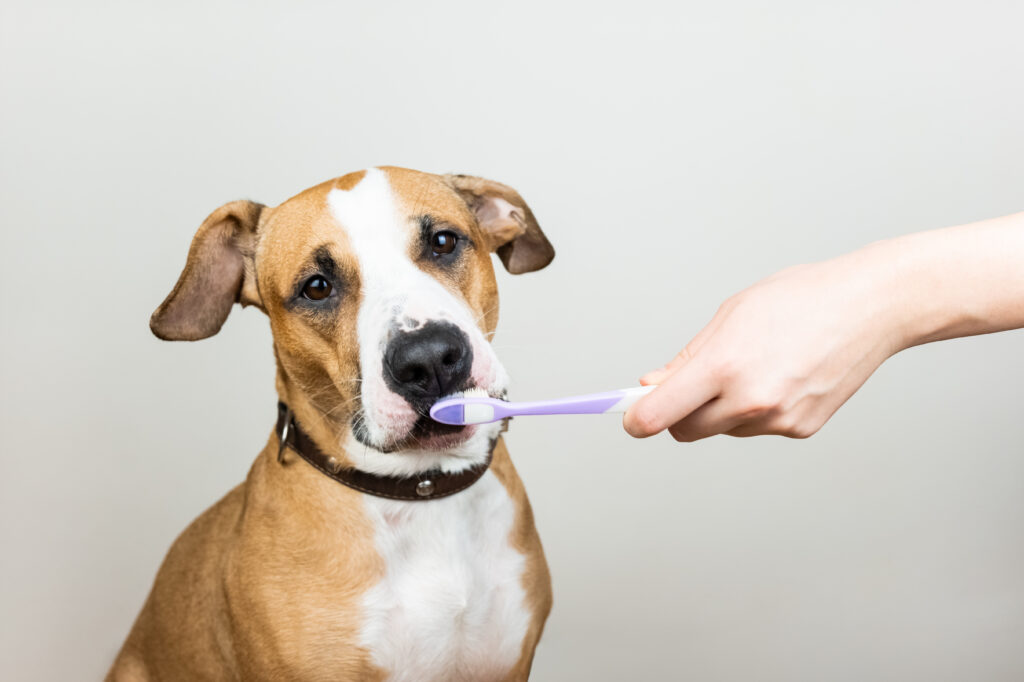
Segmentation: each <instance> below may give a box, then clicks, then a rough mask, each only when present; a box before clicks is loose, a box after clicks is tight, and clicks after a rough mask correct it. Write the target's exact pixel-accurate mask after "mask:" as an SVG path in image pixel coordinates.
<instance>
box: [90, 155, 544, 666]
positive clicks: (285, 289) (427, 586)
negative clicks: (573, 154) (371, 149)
mask: <svg viewBox="0 0 1024 682" xmlns="http://www.w3.org/2000/svg"><path fill="white" fill-rule="evenodd" d="M491 253H496V254H497V255H498V257H499V258H500V260H501V262H502V263H503V264H504V266H505V268H506V269H507V270H508V271H509V272H511V273H513V274H518V273H525V272H530V271H534V270H538V269H540V268H543V267H544V266H546V265H547V264H548V263H549V262H551V260H552V258H553V257H554V249H553V248H552V246H551V244H550V243H549V241H548V240H547V238H546V237H545V235H544V233H543V232H542V231H541V229H540V226H539V225H538V224H537V221H536V219H535V218H534V215H533V212H532V211H531V210H530V208H529V207H528V206H527V205H526V203H525V202H524V201H523V199H522V198H521V197H520V196H519V194H518V193H517V192H516V191H515V190H513V189H512V188H510V187H508V186H506V185H503V184H500V183H498V182H494V181H490V180H486V179H483V178H478V177H473V176H466V175H433V174H428V173H423V172H419V171H414V170H408V169H403V168H396V167H380V168H371V169H369V170H364V171H359V172H355V173H350V174H348V175H345V176H343V177H340V178H336V179H334V180H329V181H327V182H325V183H322V184H320V185H317V186H315V187H312V188H310V189H308V190H306V191H304V192H302V193H300V194H298V195H296V196H294V197H292V198H291V199H288V200H287V201H285V202H284V203H282V204H281V205H279V206H277V207H274V208H269V207H266V206H263V205H260V204H257V203H254V202H251V201H235V202H232V203H229V204H226V205H224V206H222V207H220V208H219V209H217V210H216V211H214V212H213V213H212V214H211V215H210V216H209V217H208V218H207V219H206V220H205V221H204V222H203V224H202V225H201V226H200V228H199V230H198V232H197V233H196V235H195V237H194V239H193V241H192V245H191V247H190V249H189V253H188V258H187V262H186V264H185V267H184V270H183V271H182V273H181V276H180V278H179V279H178V282H177V284H176V285H175V286H174V288H173V290H172V291H171V293H170V294H169V295H168V296H167V299H166V300H165V301H164V302H163V303H162V304H161V305H160V306H159V307H158V308H157V310H156V311H155V312H154V313H153V316H152V318H151V321H150V327H151V329H152V331H153V332H154V334H155V335H156V336H158V337H159V338H161V339H165V340H188V341H194V340H198V339H203V338H207V337H209V336H212V335H214V334H216V333H217V331H218V330H219V329H220V328H221V326H222V325H223V324H224V322H225V320H226V319H227V317H228V313H229V312H230V310H231V308H232V306H233V305H234V304H235V303H240V304H241V305H243V306H248V305H252V306H256V307H257V308H259V309H260V310H262V311H263V312H264V313H266V315H267V317H268V318H269V320H270V328H271V331H272V333H273V344H274V355H275V358H276V363H277V375H276V380H275V384H276V389H277V394H278V397H279V399H280V405H279V407H278V419H277V424H276V426H275V428H274V429H273V431H272V433H271V435H270V438H269V440H268V442H267V444H266V446H265V447H264V449H263V451H262V452H261V453H260V454H259V455H258V456H257V458H256V461H255V462H254V464H253V465H252V468H251V469H250V471H249V474H248V476H247V478H246V480H245V482H244V483H242V484H241V485H239V486H238V487H236V488H234V489H233V490H231V491H230V492H229V493H228V494H227V495H226V496H225V497H224V498H222V499H221V500H220V501H219V502H217V503H216V504H215V505H213V506H212V507H211V508H210V509H208V510H207V511H206V512H204V513H203V514H202V515H201V516H199V518H197V519H196V520H195V521H194V522H193V523H192V524H191V525H190V526H189V527H188V528H187V529H186V530H185V531H184V532H183V533H182V534H181V536H179V537H178V539H177V540H176V541H175V542H174V544H173V546H172V547H171V549H170V551H169V553H168V554H167V557H166V558H165V560H164V562H163V565H162V566H161V567H160V570H159V572H158V574H157V576H156V580H155V582H154V584H153V588H152V590H151V592H150V594H149V597H148V598H147V600H146V602H145V604H144V606H143V607H142V610H141V612H140V613H139V616H138V618H137V619H136V621H135V624H134V625H133V627H132V629H131V631H130V633H129V635H128V638H127V640H126V641H125V643H124V645H123V647H122V649H121V651H120V653H119V654H118V656H117V658H116V660H115V661H114V664H113V667H112V668H111V670H110V672H109V674H108V677H107V679H108V680H118V681H120V680H164V681H168V680H192V681H196V680H385V679H386V680H416V681H426V680H523V679H526V678H527V677H528V676H529V672H530V667H531V664H532V661H533V656H534V650H535V648H536V646H537V642H538V640H539V639H540V637H541V632H542V630H543V629H544V623H545V620H546V619H547V616H548V613H549V611H550V609H551V600H552V597H551V580H550V575H549V572H548V567H547V562H546V560H545V557H544V553H543V550H542V548H541V543H540V539H539V537H538V535H537V531H536V528H535V526H534V521H533V514H532V511H531V509H530V504H529V501H528V500H527V497H526V494H525V492H524V490H523V484H522V482H521V481H520V479H519V476H518V475H517V473H516V470H515V468H514V467H513V465H512V461H511V460H510V458H509V455H508V451H507V449H506V448H505V445H504V443H503V441H502V438H501V435H500V434H501V431H502V426H503V425H502V424H501V423H494V424H481V425H477V426H464V427H455V426H445V425H442V424H439V423H436V422H433V421H432V420H431V419H430V418H429V417H428V416H426V415H427V410H428V409H429V407H430V405H432V404H433V403H434V402H436V401H437V400H438V399H439V398H441V397H442V396H447V395H460V394H464V393H465V392H467V391H468V392H474V391H475V392H478V393H482V392H486V393H487V394H488V395H490V396H492V397H502V396H504V395H505V393H506V389H507V384H508V375H507V373H506V371H505V369H504V368H503V367H502V365H501V363H500V362H499V361H498V359H497V357H496V355H495V353H494V350H493V349H492V347H491V345H490V338H491V336H492V335H493V334H494V330H495V327H496V325H497V321H498V293H497V284H496V281H495V275H494V268H493V266H492V262H491V256H490V254H491Z"/></svg>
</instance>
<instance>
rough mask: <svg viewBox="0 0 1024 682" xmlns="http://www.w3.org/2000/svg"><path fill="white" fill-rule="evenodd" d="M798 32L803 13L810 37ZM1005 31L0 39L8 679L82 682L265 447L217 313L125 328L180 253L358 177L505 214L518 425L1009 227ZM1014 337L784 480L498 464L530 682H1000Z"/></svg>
mask: <svg viewBox="0 0 1024 682" xmlns="http://www.w3.org/2000/svg"><path fill="white" fill-rule="evenodd" d="M826 5H827V6H826ZM1022 24H1024V10H1022V8H1021V5H1020V3H1016V2H1014V3H1011V2H1006V3H978V2H962V3H950V2H931V3H913V4H910V3H892V2H885V3H865V2H858V3H845V6H842V5H839V4H835V3H821V2H808V3H794V2H786V3H771V4H770V7H761V6H760V5H759V3H754V2H739V3H736V2H729V3H700V4H699V5H692V6H691V5H687V4H683V3H664V4H647V3H642V2H628V3H621V2H616V3H607V4H600V3H597V4H595V3H587V4H585V5H584V4H583V3H579V4H573V5H569V4H558V3H554V2H550V1H548V2H542V3H525V2H514V3H512V2H509V3H505V4H503V5H502V6H492V5H489V4H486V3H479V2H466V3H463V4H445V5H444V6H438V5H437V4H436V3H424V2H420V3H409V4H408V5H398V4H392V3H382V2H374V3H369V2H367V3H358V4H357V3H309V4H299V3H284V2H281V3H252V2H250V3H245V4H238V5H227V4H220V3H209V2H204V3H198V4H192V3H160V4H156V3H138V2H133V3H124V4H123V5H114V4H110V3H103V2H99V3H96V2H94V3H88V6H87V4H86V3H68V4H66V5H63V6H62V5H59V4H57V3H53V2H43V3H40V2H11V1H10V0H7V1H6V2H4V3H3V6H2V9H0V36H2V41H0V86H2V93H3V101H2V107H0V173H2V181H0V193H2V201H0V225H2V244H0V247H2V248H0V259H2V267H0V282H2V289H0V296H2V299H0V302H2V311H0V320H2V322H0V324H2V346H0V362H2V383H3V391H2V401H3V403H2V406H0V408H2V409H0V420H2V424H0V434H2V442H3V450H2V460H0V461H2V471H0V533H2V537H0V542H2V544H0V547H2V550H0V554H2V556H0V561H2V574H0V595H2V604H0V612H2V616H0V617H2V631H0V647H2V661H0V663H2V666H0V676H3V677H4V678H6V679H17V680H71V679H75V680H79V679H81V680H85V679H97V678H98V677H100V676H101V675H102V674H103V673H104V672H105V670H106V667H107V666H108V664H109V663H110V661H111V659H112V657H113V655H114V653H115V651H116V650H117V648H118V647H119V645H120V643H121V641H122V639H123V638H124V636H125V634H126V633H127V631H128V628H129V626H130V625H131V622H132V620H133V618H134V617H135V615H136V613H137V611H138V609H139V607H140V606H141V604H142V602H143V599H144V597H145V595H146V592H147V590H148V589H149V587H150V584H151V581H152V579H153V576H154V573H155V571H156V569H157V566H158V565H159V562H160V561H161V559H162V558H163V556H164V553H165V552H166V550H167V548H168V547H169V545H170V544H171V542H172V540H173V539H174V537H175V535H176V534H177V533H178V532H179V531H181V530H182V529H183V528H184V527H185V526H186V524H188V523H189V521H191V520H192V519H193V518H194V517H195V516H196V515H197V514H199V513H200V512H201V511H202V510H203V509H205V508H206V507H207V506H209V505H210V504H211V503H213V502H214V501H215V500H216V499H217V498H218V497H220V496H221V495H222V494H223V493H224V492H226V491H227V490H228V489H229V488H230V487H232V486H233V485H235V484H236V483H237V482H238V481H240V480H242V478H243V477H244V476H245V474H246V471H247V469H248V467H249V464H250V462H251V461H252V459H253V458H254V456H255V455H256V453H257V451H258V450H259V449H260V447H261V446H262V445H263V443H264V442H265V439H266V437H267V434H268V432H269V429H270V427H271V422H272V419H273V417H274V409H275V408H274V394H273V363H272V356H271V345H270V334H269V330H268V325H267V323H266V321H265V319H264V318H263V317H262V315H261V314H260V313H259V312H257V311H255V310H246V311H240V310H236V311H235V312H234V313H233V314H232V316H231V318H230V319H229V321H228V323H227V324H226V325H225V328H224V330H223V331H222V332H221V334H220V335H219V336H217V337H215V338H213V339H211V340H208V341H204V342H202V343H196V344H168V343H163V342H159V341H157V340H156V339H155V338H153V337H152V336H151V335H150V333H149V330H148V328H147V320H148V317H149V314H150V312H151V311H152V309H153V308H154V307H155V306H156V304H157V303H159V302H160V300H161V299H162V298H163V297H164V295H165V294H166V293H167V291H168V290H169V289H170V287H171V285H172V284H173V282H174V280H175V278H176V277H177V275H178V272H179V269H180V267H181V266H182V264H183V263H184V256H185V252H186V249H187V246H188V243H189V240H190V238H191V236H192V233H193V231H194V230H195V228H196V227H198V225H199V223H200V221H201V220H202V219H203V218H204V217H205V216H206V214H207V213H208V212H209V211H211V210H212V209H213V208H215V207H217V206H219V205H220V204H221V203H223V202H225V201H228V200H231V199H235V198H240V197H249V198H253V199H257V200H260V201H263V202H266V203H277V202H280V201H282V200H283V199H285V198H287V197H288V196H290V195H291V194H292V193H294V192H296V191H298V190H301V189H303V188H305V187H307V186H310V185H312V184H314V183H317V182H319V181H321V180H324V179H327V178H330V177H333V176H336V175H340V174H342V173H344V172H348V171H351V170H356V169H359V168H363V167H366V166H369V165H376V164H397V165H404V166H410V167H414V168H419V169H423V170H429V171H435V172H446V171H457V172H469V173H475V174H480V175H485V176H489V177H492V178H494V179H497V180H501V181H503V182H506V183H509V184H511V185H513V186H515V187H516V188H518V189H519V190H520V191H521V192H522V194H523V195H524V196H525V197H526V198H527V200H528V201H529V202H530V203H531V204H532V206H533V208H534V210H535V212H536V214H537V215H538V216H539V218H540V220H541V223H542V224H543V225H544V227H545V228H546V230H547V233H548V235H549V236H550V238H551V240H552V242H554V244H555V245H556V247H557V249H558V257H557V259H556V260H555V262H554V264H553V265H552V266H551V267H550V268H549V269H547V270H545V271H543V272H541V273H538V274H536V275H529V276H523V277H518V278H514V277H510V276H507V275H505V274H504V273H502V274H501V275H500V280H501V286H502V303H503V309H502V321H501V325H500V329H499V334H498V337H497V340H496V345H497V347H498V350H499V353H500V355H501V356H502V358H503V359H504V361H505V363H506V365H507V367H508V368H509V370H510V372H511V374H512V376H513V379H514V389H515V390H514V394H515V395H517V396H519V397H524V398H525V397H533V396H536V397H541V396H557V395H560V394H563V393H568V392H583V391H589V390H601V389H607V388H613V387H617V386H624V385H630V384H631V383H633V382H634V381H635V378H636V377H637V376H639V375H640V374H641V373H643V372H644V371H646V370H648V369H650V368H652V367H654V366H656V365H659V364H661V363H662V362H664V361H665V360H667V359H668V358H669V357H671V355H672V354H673V353H675V351H676V350H677V349H678V348H679V347H680V346H681V345H682V344H683V343H684V342H685V341H686V340H688V339H689V338H690V336H692V335H693V334H694V333H696V332H697V331H698V329H699V328H700V327H701V326H702V325H703V324H704V323H705V322H706V321H707V320H708V319H709V318H710V317H711V315H712V314H713V312H714V311H715V309H716V307H717V306H718V304H719V303H720V302H721V301H722V300H723V299H724V298H725V297H727V296H728V295H730V294H732V293H734V292H736V291H738V290H739V289H741V288H743V287H745V286H747V285H748V284H750V283H752V282H754V281H756V280H757V279H759V278H761V277H763V276H766V275H768V274H770V273H772V272H774V271H776V270H778V269H780V268H783V267H785V266H787V265H791V264H794V263H798V262H807V261H813V260H819V259H823V258H826V257H829V256H832V255H835V254H838V253H841V252H844V251H846V250H849V249H853V248H855V247H857V246H859V245H862V244H864V243H866V242H869V241H872V240H875V239H879V238H883V237H886V236H891V235H897V234H902V233H906V232H911V231H915V230H921V229H926V228H933V227H940V226H945V225H950V224H957V223H961V222H965V221H970V220H975V219H980V218H985V217H991V216H996V215H1002V214H1006V213H1010V212H1014V211H1019V210H1021V209H1022V208H1024V135H1022V128H1024V125H1022V121H1024V41H1022V40H1021V26H1022ZM1022 342H1024V334H1022V333H1021V332H1014V333H1007V334H1001V335H997V336H991V337H981V338H974V339H966V340H959V341H953V342H949V343H943V344H936V345H933V346H929V347H923V348H918V349H915V350H912V351H908V352H905V353H903V354H901V355H899V356H898V357H896V358H894V359H892V360H891V361H889V362H888V363H886V364H885V365H884V366H883V367H882V368H881V370H880V371H879V372H878V373H877V374H876V375H875V376H874V378H873V379H871V380H870V381H869V382H868V383H867V385H866V386H865V387H864V388H863V389H862V390H861V391H860V392H859V393H858V394H857V395H856V396H854V398H853V399H852V400H851V401H850V402H849V403H848V404H847V406H846V407H845V408H844V409H842V410H841V411H840V412H839V414H838V415H837V416H836V417H835V418H834V419H833V420H832V421H831V422H830V423H829V424H828V425H827V426H826V427H825V428H824V430H823V431H822V432H820V433H819V434H818V435H816V436H815V437H813V438H812V439H810V440H807V441H792V440H785V439H781V438H758V439H748V440H737V439H730V438H726V437H719V438H715V439H712V440H709V441H706V442H701V443H697V444H693V445H679V444H676V443H674V442H673V441H672V440H671V439H670V438H668V437H661V438H655V439H652V440H649V441H644V442H637V441H634V440H632V439H630V438H629V437H628V436H626V435H625V434H624V433H623V432H622V431H621V429H620V425H619V421H618V420H617V419H616V418H614V417H611V418H582V417H580V418H561V419H548V420H544V419H536V420H528V419H523V420H519V421H518V422H517V423H515V424H514V425H513V429H512V431H511V433H510V434H509V436H508V442H509V445H510V448H511V451H512V453H513V458H514V459H515V461H516V464H517V466H518V467H519V469H520V472H521V474H522V476H523V478H524V479H525V481H526V485H527V489H528V491H529V493H530V496H531V499H532V501H533V504H534V507H535V509H536V512H537V523H538V526H539V528H540V531H541V535H542V537H543V539H544V543H545V547H546V549H547V554H548V558H549V560H550V563H551V566H552V569H553V573H554V583H555V592H556V599H555V609H554V612H553V614H552V617H551V620H550V621H549V625H548V630H547V633H546V635H545V638H544V640H543V642H542V644H541V646H540V649H539V651H538V655H537V661H536V666H535V673H536V674H535V678H536V679H538V680H577V679H579V680H621V679H692V680H751V679H757V680H865V679H871V680H929V681H933V680H1020V679H1024V446H1022V445H1021V442H1022V436H1024V426H1022V413H1021V390H1020V386H1021V383H1022V381H1024V362H1022V360H1021V349H1022Z"/></svg>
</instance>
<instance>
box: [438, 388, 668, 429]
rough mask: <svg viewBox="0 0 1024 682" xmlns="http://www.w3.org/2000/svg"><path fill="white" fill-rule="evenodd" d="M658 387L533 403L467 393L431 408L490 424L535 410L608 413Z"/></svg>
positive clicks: (448, 417) (447, 417) (461, 420)
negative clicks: (512, 401)
mask: <svg viewBox="0 0 1024 682" xmlns="http://www.w3.org/2000/svg"><path fill="white" fill-rule="evenodd" d="M654 389H655V386H637V387H636V388H623V389H620V390H618V391H607V392H605V393H591V394H589V395H577V396H573V397H571V398H559V399H557V400H537V401H534V402H529V403H511V402H508V401H506V400H499V399H498V398H491V397H486V396H480V395H473V393H474V392H472V391H469V392H467V394H466V395H463V396H458V397H454V398H445V399H444V400H440V401H438V402H436V403H434V405H433V406H432V407H431V408H430V418H431V419H433V420H434V421H437V422H441V423H442V424H451V425H456V426H464V425H467V424H486V423H488V422H496V421H498V420H499V419H504V418H506V417H518V416H522V415H533V414H608V413H613V412H625V411H626V410H627V409H629V406H630V405H632V404H633V403H635V402H636V401H637V400H640V398H642V397H643V396H645V395H647V394H648V393H650V392H651V391H653V390H654Z"/></svg>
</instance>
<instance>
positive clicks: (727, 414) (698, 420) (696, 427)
mask: <svg viewBox="0 0 1024 682" xmlns="http://www.w3.org/2000/svg"><path fill="white" fill-rule="evenodd" d="M743 423H744V416H743V415H742V414H741V413H740V412H738V411H737V410H736V406H735V405H732V404H730V401H729V400H728V399H727V398H715V399H714V400H712V401H710V402H708V403H706V404H704V405H702V406H701V407H699V408H697V409H696V410H694V411H693V412H691V413H690V414H689V415H688V416H686V417H684V418H683V419H681V420H680V421H678V422H676V423H675V424H673V425H672V426H671V427H669V430H668V432H669V433H670V434H671V435H672V437H673V438H675V439H676V440H677V441H679V442H680V443H692V442H694V441H697V440H700V439H702V438H708V437H710V436H716V435H718V434H720V433H729V432H731V430H732V429H735V428H737V427H740V426H742V425H743Z"/></svg>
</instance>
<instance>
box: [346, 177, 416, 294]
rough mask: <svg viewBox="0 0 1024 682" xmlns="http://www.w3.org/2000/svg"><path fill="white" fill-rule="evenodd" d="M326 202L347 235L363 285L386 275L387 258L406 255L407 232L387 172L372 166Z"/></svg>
mask: <svg viewBox="0 0 1024 682" xmlns="http://www.w3.org/2000/svg"><path fill="white" fill-rule="evenodd" d="M327 204H328V206H329V207H330V209H331V213H332V214H333V215H334V218H335V219H336V220H337V221H338V223H339V224H340V225H341V227H342V229H344V230H345V232H346V234H348V238H349V241H350V242H351V244H352V248H353V250H354V251H355V256H356V258H357V259H358V260H359V263H360V269H361V270H362V273H361V274H362V277H363V282H364V286H366V284H367V283H370V284H371V285H372V284H373V280H375V279H378V278H379V276H380V275H382V274H384V273H382V272H380V270H379V269H378V268H379V267H381V266H384V267H387V265H388V263H387V261H389V260H390V261H394V259H395V258H403V257H404V256H405V251H406V243H407V240H408V231H407V229H403V227H404V226H403V225H402V220H401V217H400V216H399V214H398V206H397V202H396V200H395V196H394V194H393V193H392V191H391V183H389V182H388V176H387V174H386V173H385V172H384V171H382V170H380V169H379V168H370V169H369V170H367V171H366V174H365V175H364V176H363V178H362V179H361V180H360V181H359V182H358V183H357V184H356V185H355V187H353V188H351V189H349V190H342V189H333V190H331V192H330V194H328V195H327Z"/></svg>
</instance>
